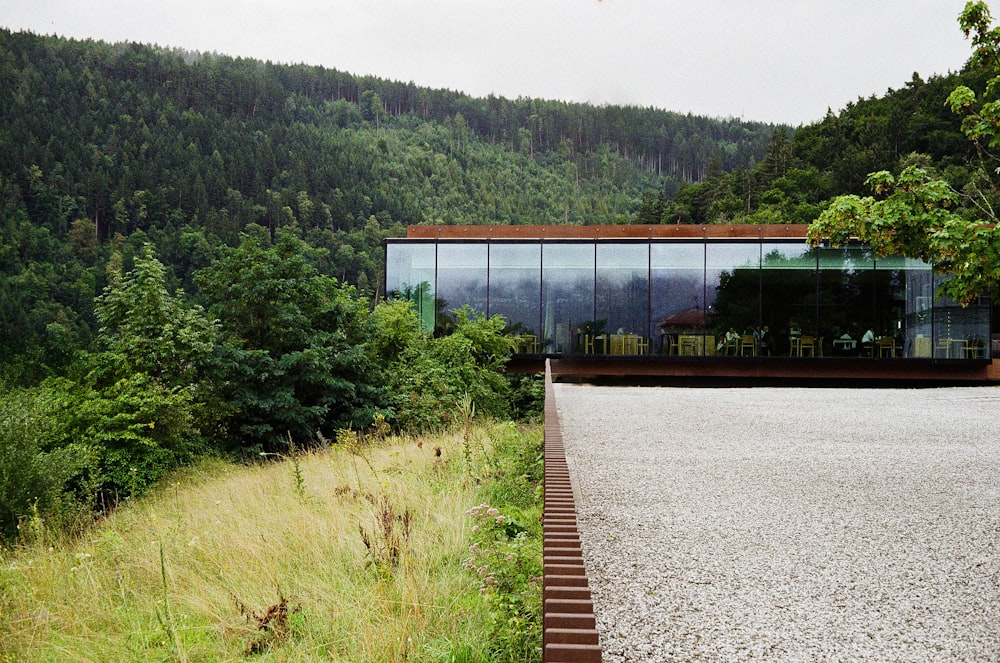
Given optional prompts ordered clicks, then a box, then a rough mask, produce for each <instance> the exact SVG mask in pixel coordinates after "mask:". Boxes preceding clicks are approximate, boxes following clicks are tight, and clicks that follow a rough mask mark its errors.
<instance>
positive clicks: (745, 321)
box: [705, 241, 760, 354]
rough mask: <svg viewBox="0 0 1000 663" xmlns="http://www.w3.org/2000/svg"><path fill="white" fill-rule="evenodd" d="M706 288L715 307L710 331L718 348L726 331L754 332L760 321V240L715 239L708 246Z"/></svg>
mask: <svg viewBox="0 0 1000 663" xmlns="http://www.w3.org/2000/svg"><path fill="white" fill-rule="evenodd" d="M705 292H706V293H708V298H709V299H708V305H709V309H710V310H712V311H714V312H715V314H714V315H713V317H712V324H711V328H710V332H711V334H712V335H713V336H714V338H715V339H716V343H715V345H716V348H717V349H719V350H725V352H726V353H728V354H735V353H736V348H734V347H733V345H732V343H730V345H729V347H728V348H725V347H720V344H721V345H722V346H724V345H725V344H724V343H723V342H722V341H723V339H724V337H725V334H726V333H727V332H734V333H736V334H738V335H739V336H741V337H742V336H743V335H752V334H753V332H754V330H755V329H756V327H757V326H758V325H759V324H760V242H757V241H754V242H746V241H744V242H713V243H709V244H708V246H707V247H706V248H705Z"/></svg>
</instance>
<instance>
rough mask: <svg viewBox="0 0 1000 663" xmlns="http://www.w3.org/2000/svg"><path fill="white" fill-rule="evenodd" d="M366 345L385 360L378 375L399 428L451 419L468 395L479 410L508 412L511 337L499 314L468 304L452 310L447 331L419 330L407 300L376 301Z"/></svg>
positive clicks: (501, 414)
mask: <svg viewBox="0 0 1000 663" xmlns="http://www.w3.org/2000/svg"><path fill="white" fill-rule="evenodd" d="M373 320H374V321H375V325H373V328H374V331H373V338H372V341H371V343H370V344H369V346H370V351H371V352H372V354H373V355H376V356H377V357H379V358H381V359H382V360H384V361H386V363H385V364H384V365H383V366H384V371H385V373H384V381H385V384H386V385H387V386H388V388H389V392H390V394H391V405H392V408H393V410H394V413H395V420H394V423H395V424H396V425H397V426H398V427H400V428H402V429H405V430H423V431H427V430H440V429H442V428H444V427H445V426H448V425H450V424H451V423H452V422H453V421H454V417H455V413H456V412H457V411H458V410H459V408H460V404H461V402H462V400H463V398H465V397H466V395H468V397H469V398H471V399H472V401H473V403H475V406H476V411H477V412H478V413H480V414H484V415H486V416H490V417H495V418H506V417H508V416H509V414H510V384H509V383H508V381H507V379H506V377H505V376H504V373H503V368H504V365H505V364H506V363H507V360H508V359H509V358H510V351H511V341H510V339H509V338H508V337H507V336H504V334H503V329H504V320H503V318H502V317H500V316H494V317H492V318H487V317H485V316H483V315H480V314H477V313H475V312H473V311H471V310H470V309H468V308H463V309H460V310H458V311H456V312H455V325H454V330H453V332H452V333H451V334H449V335H447V336H442V337H440V338H430V337H427V336H425V335H424V334H422V332H421V331H420V325H419V322H418V319H417V314H416V312H415V311H414V309H413V307H412V305H411V304H410V303H409V302H399V301H396V302H388V303H385V304H380V305H379V307H377V308H376V310H375V313H373Z"/></svg>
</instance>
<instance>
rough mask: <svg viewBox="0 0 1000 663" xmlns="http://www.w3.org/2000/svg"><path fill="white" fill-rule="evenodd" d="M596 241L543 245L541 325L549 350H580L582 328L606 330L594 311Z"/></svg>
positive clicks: (595, 332) (596, 331)
mask: <svg viewBox="0 0 1000 663" xmlns="http://www.w3.org/2000/svg"><path fill="white" fill-rule="evenodd" d="M594 267H595V265H594V243H593V242H581V243H575V242H574V243H569V242H567V243H546V244H543V245H542V313H543V316H542V327H543V334H544V336H545V344H546V346H545V347H546V351H547V352H566V353H571V352H579V351H581V350H582V348H579V347H578V343H579V341H580V338H579V334H580V332H590V333H591V334H598V333H605V332H607V319H604V320H597V319H596V315H595V312H594Z"/></svg>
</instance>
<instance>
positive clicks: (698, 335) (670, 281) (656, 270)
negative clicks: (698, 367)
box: [650, 241, 708, 354]
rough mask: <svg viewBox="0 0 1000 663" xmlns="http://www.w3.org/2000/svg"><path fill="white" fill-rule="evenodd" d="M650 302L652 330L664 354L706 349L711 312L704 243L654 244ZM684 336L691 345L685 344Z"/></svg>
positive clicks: (651, 260)
mask: <svg viewBox="0 0 1000 663" xmlns="http://www.w3.org/2000/svg"><path fill="white" fill-rule="evenodd" d="M650 302H651V311H652V318H653V319H652V327H653V329H652V331H653V332H654V333H655V334H656V336H657V337H658V344H659V351H660V352H661V353H662V354H671V353H673V354H685V353H689V352H690V353H694V352H696V351H698V354H701V353H702V352H704V346H705V343H704V334H705V329H706V323H707V317H708V312H707V307H706V305H705V244H704V243H703V242H701V241H689V242H683V241H680V242H656V243H654V244H653V245H652V246H651V247H650ZM681 337H684V340H685V341H690V342H691V344H690V345H686V346H685V347H681V340H682V339H681ZM699 339H700V340H699ZM699 350H700V351H699Z"/></svg>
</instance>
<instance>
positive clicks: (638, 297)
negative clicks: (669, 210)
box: [597, 242, 649, 337]
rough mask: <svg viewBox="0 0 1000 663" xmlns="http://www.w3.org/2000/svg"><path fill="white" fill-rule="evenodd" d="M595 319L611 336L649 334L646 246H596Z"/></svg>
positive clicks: (647, 246) (612, 243) (622, 244)
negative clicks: (612, 334)
mask: <svg viewBox="0 0 1000 663" xmlns="http://www.w3.org/2000/svg"><path fill="white" fill-rule="evenodd" d="M597 318H598V319H603V320H607V321H608V322H607V329H608V331H609V332H611V333H618V334H622V333H626V334H639V335H641V336H643V337H645V336H647V335H648V333H649V244H648V243H647V242H643V243H640V244H637V243H618V242H608V243H605V242H598V243H597Z"/></svg>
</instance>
